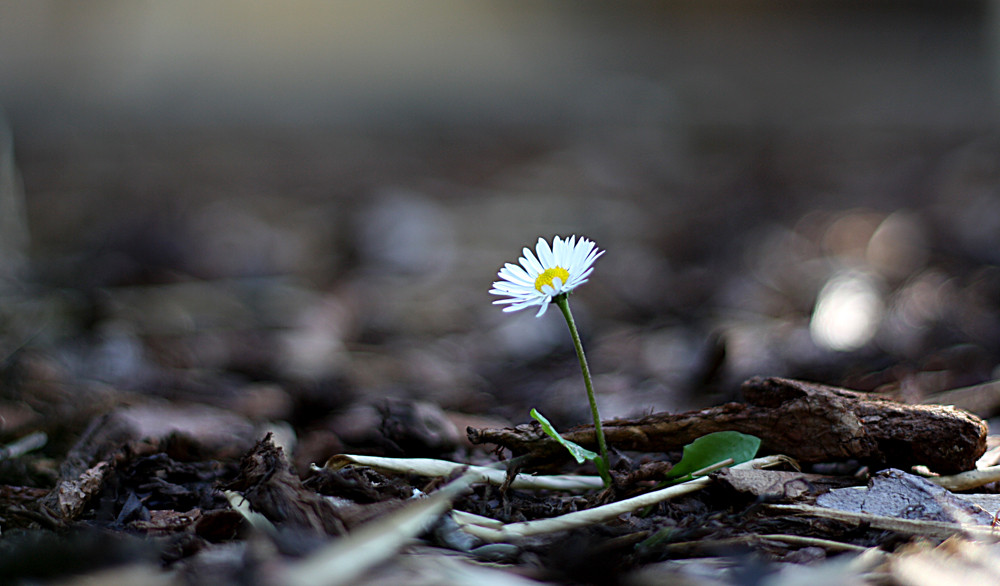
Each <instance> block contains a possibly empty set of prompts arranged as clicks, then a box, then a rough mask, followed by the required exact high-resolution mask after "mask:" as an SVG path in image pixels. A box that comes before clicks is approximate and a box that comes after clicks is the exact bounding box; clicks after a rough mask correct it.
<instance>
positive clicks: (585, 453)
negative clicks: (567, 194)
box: [531, 409, 608, 476]
mask: <svg viewBox="0 0 1000 586" xmlns="http://www.w3.org/2000/svg"><path fill="white" fill-rule="evenodd" d="M531 417H532V418H533V419H534V420H535V421H537V422H538V423H540V424H541V425H542V431H544V432H545V433H546V434H547V435H548V436H549V437H551V438H552V439H554V440H556V441H557V442H559V443H560V444H562V446H563V447H564V448H566V449H567V450H568V451H569V453H570V454H572V455H573V457H574V458H575V459H576V463H577V464H583V463H584V462H585V461H587V460H590V461H592V462H594V463H595V464H596V465H597V469H598V470H600V469H601V466H602V465H603V466H604V470H605V471H606V470H607V469H608V464H607V462H605V461H604V459H603V458H601V457H600V456H598V455H597V454H596V453H594V452H591V451H590V450H588V449H587V448H585V447H583V446H581V445H580V444H576V443H573V442H571V441H569V440H568V439H565V438H563V436H561V435H559V432H558V431H556V428H554V427H552V424H551V423H549V420H548V419H546V418H545V417H544V416H543V415H542V414H541V413H539V412H538V411H535V410H534V409H532V410H531ZM598 461H599V462H598ZM602 476H603V473H602Z"/></svg>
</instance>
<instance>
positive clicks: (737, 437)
mask: <svg viewBox="0 0 1000 586" xmlns="http://www.w3.org/2000/svg"><path fill="white" fill-rule="evenodd" d="M759 448H760V438H757V437H754V436H752V435H746V434H743V433H740V432H738V431H717V432H715V433H710V434H708V435H703V436H701V437H700V438H698V439H696V440H694V441H693V442H691V443H689V444H688V445H686V446H684V456H683V457H682V458H681V461H680V462H678V463H677V465H676V466H674V467H673V468H671V469H670V472H668V473H667V478H668V479H671V480H677V479H682V478H683V479H685V480H686V478H685V477H687V476H690V475H691V474H692V473H693V472H697V471H699V470H702V469H704V468H708V467H709V466H712V465H713V464H718V463H719V462H723V461H725V460H728V459H729V458H732V459H733V464H740V463H742V462H748V461H750V460H752V459H753V457H754V456H756V455H757V450H758V449H759Z"/></svg>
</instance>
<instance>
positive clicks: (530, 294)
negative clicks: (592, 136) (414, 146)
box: [490, 236, 611, 486]
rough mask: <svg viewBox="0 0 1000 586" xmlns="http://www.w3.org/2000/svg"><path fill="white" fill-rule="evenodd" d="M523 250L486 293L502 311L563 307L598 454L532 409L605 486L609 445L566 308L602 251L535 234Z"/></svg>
mask: <svg viewBox="0 0 1000 586" xmlns="http://www.w3.org/2000/svg"><path fill="white" fill-rule="evenodd" d="M522 253H523V256H521V258H519V259H518V263H520V264H519V265H517V264H514V263H507V264H506V265H504V267H503V268H502V269H500V271H499V272H498V273H497V276H498V277H500V279H501V280H499V281H496V282H494V283H493V288H492V289H491V290H490V293H492V294H494V295H502V296H505V297H506V298H505V299H498V300H496V301H494V302H493V303H494V304H501V305H507V307H504V309H503V310H504V311H505V312H511V311H519V310H522V309H526V308H528V307H534V306H538V307H539V309H538V313H536V314H535V316H536V317H541V316H542V315H544V314H545V311H546V310H547V309H548V307H549V304H550V303H555V304H556V305H557V306H558V307H559V309H560V311H562V314H563V317H565V318H566V324H567V325H568V326H569V333H570V336H571V337H572V338H573V347H574V348H575V349H576V356H577V358H578V359H579V361H580V370H581V371H582V373H583V384H584V387H586V389H587V400H588V402H589V403H590V412H591V415H592V416H593V418H594V432H595V434H596V436H597V447H598V450H599V451H600V454H594V452H591V451H589V450H585V449H584V448H582V447H580V446H578V445H576V444H574V443H572V442H569V441H567V440H565V439H563V438H562V436H560V435H559V433H558V432H556V430H555V428H554V427H552V425H551V424H550V423H549V422H548V420H547V419H545V418H544V417H542V415H541V414H540V413H538V412H537V411H536V410H534V409H532V410H531V414H532V417H534V418H535V419H536V420H537V421H538V422H539V423H540V424H542V429H543V430H544V431H545V433H547V434H548V435H549V436H551V437H552V438H553V439H555V440H556V441H558V442H559V443H560V444H562V445H563V446H564V447H566V449H568V450H569V452H570V453H571V454H572V455H573V457H574V458H576V459H577V462H579V463H582V462H583V460H591V461H593V462H594V463H595V465H596V466H597V469H598V471H599V472H600V474H601V478H602V479H603V481H604V485H605V486H610V485H611V474H610V472H609V471H608V462H609V460H608V446H607V441H606V440H605V439H604V428H603V427H602V426H601V415H600V413H599V412H598V410H597V400H596V398H595V396H594V383H593V381H592V380H591V377H590V368H589V367H588V366H587V356H586V355H585V354H584V352H583V344H582V343H581V341H580V333H579V331H577V329H576V322H575V321H574V319H573V313H572V312H571V311H570V308H569V294H570V292H572V291H573V289H576V288H577V287H579V286H580V285H582V284H584V283H586V282H587V277H589V276H590V273H591V272H593V270H594V268H593V264H594V261H595V260H597V258H598V257H599V256H601V255H602V254H604V251H603V250H599V249H598V248H597V245H596V244H594V243H593V242H592V241H590V240H587V239H586V238H580V239H579V240H577V237H576V236H570V237H569V238H560V237H559V236H556V237H555V238H553V240H552V246H551V247H550V246H549V243H548V242H546V241H545V239H544V238H539V239H538V243H537V244H536V245H535V252H534V253H533V252H532V251H531V250H530V249H528V248H527V247H525V248H524V249H523V250H522ZM581 458H583V459H581Z"/></svg>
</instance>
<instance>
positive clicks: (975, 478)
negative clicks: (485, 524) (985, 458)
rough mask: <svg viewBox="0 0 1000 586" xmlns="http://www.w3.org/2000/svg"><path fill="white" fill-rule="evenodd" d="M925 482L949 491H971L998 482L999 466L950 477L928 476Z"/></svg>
mask: <svg viewBox="0 0 1000 586" xmlns="http://www.w3.org/2000/svg"><path fill="white" fill-rule="evenodd" d="M927 480H930V481H931V482H933V483H934V484H936V485H938V486H941V487H944V488H947V489H948V490H951V491H956V490H972V489H973V488H979V487H980V486H983V485H984V484H989V483H991V482H998V481H1000V466H990V467H989V468H981V469H978V470H969V471H968V472H962V473H960V474H954V475H952V476H930V477H927Z"/></svg>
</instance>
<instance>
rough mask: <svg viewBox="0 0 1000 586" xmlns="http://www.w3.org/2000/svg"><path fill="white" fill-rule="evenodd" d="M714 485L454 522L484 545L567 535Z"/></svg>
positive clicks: (769, 459)
mask: <svg viewBox="0 0 1000 586" xmlns="http://www.w3.org/2000/svg"><path fill="white" fill-rule="evenodd" d="M783 461H784V459H783V458H782V457H781V456H766V457H764V458H757V459H755V460H751V461H749V462H744V463H742V464H737V465H736V466H734V468H763V467H767V466H772V465H775V464H777V463H780V462H783ZM711 483H712V479H711V478H705V477H703V478H695V479H694V480H689V481H687V482H683V483H681V484H677V485H674V486H670V487H667V488H663V489H660V490H656V491H653V492H648V493H646V494H641V495H639V496H635V497H632V498H630V499H625V500H622V501H617V502H613V503H609V504H607V505H603V506H600V507H594V508H592V509H585V510H583V511H576V512H573V513H567V514H565V515H560V516H558V517H551V518H548V519H538V520H535V521H525V522H522V523H509V524H506V525H500V526H497V524H496V522H495V521H493V520H491V522H489V523H488V524H486V525H480V524H477V523H475V522H474V519H472V522H470V519H471V518H470V517H468V516H466V515H460V516H457V517H455V521H456V522H458V523H459V524H462V527H463V529H464V530H465V531H467V532H468V533H471V534H472V535H475V536H476V537H479V538H480V539H483V540H484V541H489V542H498V541H511V540H516V539H521V538H524V537H529V536H532V535H543V534H546V533H554V532H556V531H565V530H567V529H576V528H578V527H586V526H588V525H594V524H597V523H604V522H606V521H610V520H612V519H614V518H615V517H617V516H619V515H622V514H625V513H630V512H632V511H636V510H638V509H642V508H644V507H648V506H651V505H655V504H658V503H661V502H663V501H665V500H669V499H672V498H674V497H678V496H682V495H685V494H688V493H692V492H695V491H698V490H701V489H702V488H705V487H706V486H708V485H709V484H711Z"/></svg>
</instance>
